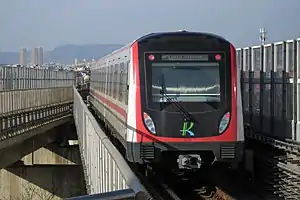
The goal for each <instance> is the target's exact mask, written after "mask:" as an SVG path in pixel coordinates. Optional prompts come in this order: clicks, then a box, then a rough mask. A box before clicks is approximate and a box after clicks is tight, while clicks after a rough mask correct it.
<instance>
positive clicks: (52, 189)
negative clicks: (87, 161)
mask: <svg viewBox="0 0 300 200" xmlns="http://www.w3.org/2000/svg"><path fill="white" fill-rule="evenodd" d="M64 133H67V132H64ZM60 144H61V143H59V142H54V143H51V144H48V145H47V146H45V147H41V148H39V149H37V150H36V151H34V152H32V153H30V154H28V155H26V156H24V157H23V158H22V159H21V160H20V161H18V162H17V163H15V164H13V165H12V166H10V167H7V168H3V169H1V170H0V200H54V199H64V198H68V197H73V196H80V195H85V194H86V189H85V188H86V187H85V181H84V175H83V169H82V165H81V160H80V152H79V148H78V145H76V146H60ZM7 153H8V152H7Z"/></svg>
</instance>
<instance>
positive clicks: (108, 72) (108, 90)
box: [106, 66, 110, 96]
mask: <svg viewBox="0 0 300 200" xmlns="http://www.w3.org/2000/svg"><path fill="white" fill-rule="evenodd" d="M106 70H107V83H106V84H107V95H108V96H109V95H110V66H107V69H106Z"/></svg>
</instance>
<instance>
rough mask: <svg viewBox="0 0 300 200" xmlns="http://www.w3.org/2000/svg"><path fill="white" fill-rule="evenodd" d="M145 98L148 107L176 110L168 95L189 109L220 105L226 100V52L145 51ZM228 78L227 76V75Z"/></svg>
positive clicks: (219, 106)
mask: <svg viewBox="0 0 300 200" xmlns="http://www.w3.org/2000/svg"><path fill="white" fill-rule="evenodd" d="M144 58H145V75H146V80H147V81H146V84H147V85H146V96H147V97H146V101H147V105H148V106H147V107H148V109H151V110H160V109H161V106H162V104H163V105H164V106H163V107H165V108H166V109H164V110H165V111H167V112H168V111H169V112H176V111H175V110H176V109H175V110H174V107H173V106H169V105H168V104H170V101H169V100H170V99H172V100H175V101H177V102H179V103H180V104H181V105H182V106H184V107H185V108H186V109H187V110H188V111H191V112H205V111H214V110H218V109H222V108H224V107H225V106H226V105H227V101H228V100H229V98H228V94H227V92H226V91H227V88H228V87H230V84H228V83H227V82H228V81H227V80H228V78H230V77H227V76H226V75H227V74H228V69H226V68H228V66H227V64H226V53H225V52H197V53H195V52H193V53H187V52H177V53H168V52H167V53H166V52H146V53H145V54H144ZM229 80H230V79H229Z"/></svg>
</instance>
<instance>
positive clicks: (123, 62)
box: [89, 49, 129, 146]
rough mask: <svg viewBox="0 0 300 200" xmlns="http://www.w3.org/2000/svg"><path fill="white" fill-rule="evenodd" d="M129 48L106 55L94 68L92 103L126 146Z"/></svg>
mask: <svg viewBox="0 0 300 200" xmlns="http://www.w3.org/2000/svg"><path fill="white" fill-rule="evenodd" d="M128 64H129V49H125V50H122V51H121V52H119V53H113V54H112V55H111V56H106V57H105V61H102V63H101V64H98V66H97V64H96V67H94V68H93V69H92V74H94V75H92V76H91V82H92V84H91V85H92V86H91V92H90V95H91V96H90V98H89V99H90V100H89V101H90V103H91V104H92V106H93V107H94V109H95V110H96V111H97V112H98V114H99V115H100V117H101V118H102V120H103V121H104V122H105V123H106V124H107V125H109V126H110V128H111V129H113V132H114V133H115V134H116V135H115V136H116V137H117V138H118V139H119V140H120V142H121V143H122V144H123V145H124V146H125V138H126V121H127V102H128V94H127V92H126V91H127V75H126V74H127V71H128V66H129V65H128Z"/></svg>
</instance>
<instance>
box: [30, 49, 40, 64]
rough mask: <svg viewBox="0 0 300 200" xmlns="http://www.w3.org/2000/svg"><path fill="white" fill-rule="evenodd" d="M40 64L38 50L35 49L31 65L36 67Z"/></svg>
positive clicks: (32, 52)
mask: <svg viewBox="0 0 300 200" xmlns="http://www.w3.org/2000/svg"><path fill="white" fill-rule="evenodd" d="M37 64H38V48H33V49H32V51H31V65H33V66H35V65H37Z"/></svg>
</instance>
